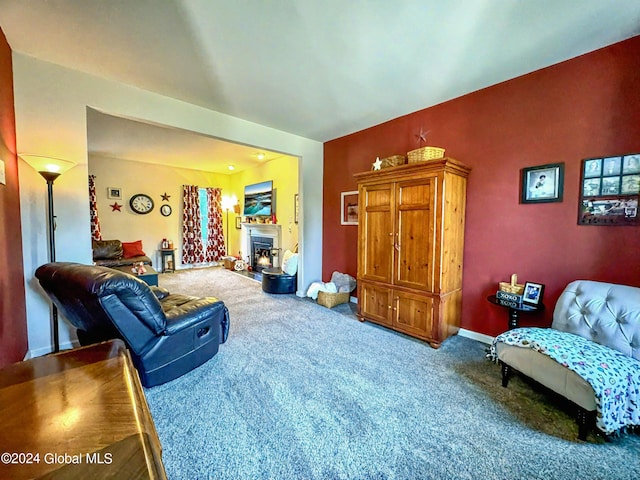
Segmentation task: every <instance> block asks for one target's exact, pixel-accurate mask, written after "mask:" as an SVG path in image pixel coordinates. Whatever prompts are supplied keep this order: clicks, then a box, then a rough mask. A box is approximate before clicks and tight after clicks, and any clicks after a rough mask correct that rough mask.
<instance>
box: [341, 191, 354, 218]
mask: <svg viewBox="0 0 640 480" xmlns="http://www.w3.org/2000/svg"><path fill="white" fill-rule="evenodd" d="M340 225H358V191H357V190H353V191H350V192H342V193H341V194H340Z"/></svg>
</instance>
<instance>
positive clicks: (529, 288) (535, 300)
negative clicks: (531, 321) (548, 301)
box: [522, 282, 544, 306]
mask: <svg viewBox="0 0 640 480" xmlns="http://www.w3.org/2000/svg"><path fill="white" fill-rule="evenodd" d="M543 295H544V285H543V284H542V283H535V282H525V284H524V291H523V292H522V303H526V304H528V305H535V306H540V305H542V296H543Z"/></svg>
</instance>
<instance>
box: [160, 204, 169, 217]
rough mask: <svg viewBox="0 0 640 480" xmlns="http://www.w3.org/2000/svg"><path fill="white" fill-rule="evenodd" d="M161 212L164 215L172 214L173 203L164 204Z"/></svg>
mask: <svg viewBox="0 0 640 480" xmlns="http://www.w3.org/2000/svg"><path fill="white" fill-rule="evenodd" d="M160 213H161V214H162V216H163V217H168V216H169V215H171V205H167V204H164V205H162V206H161V207H160Z"/></svg>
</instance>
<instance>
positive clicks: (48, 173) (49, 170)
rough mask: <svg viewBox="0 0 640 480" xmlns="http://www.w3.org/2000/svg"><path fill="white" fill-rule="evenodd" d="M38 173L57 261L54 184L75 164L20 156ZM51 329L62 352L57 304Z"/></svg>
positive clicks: (52, 251)
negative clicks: (43, 191)
mask: <svg viewBox="0 0 640 480" xmlns="http://www.w3.org/2000/svg"><path fill="white" fill-rule="evenodd" d="M20 158H22V159H23V160H24V161H25V162H27V163H28V164H29V165H30V166H31V167H32V168H33V169H34V170H35V171H36V172H38V173H39V174H40V175H42V178H44V179H45V180H46V182H47V211H48V219H47V240H48V260H49V262H55V261H56V233H55V231H56V216H55V214H54V210H53V182H54V181H55V180H56V178H58V177H59V176H60V175H61V174H62V173H63V172H64V171H66V170H68V169H69V168H71V167H72V166H73V165H74V164H73V163H71V162H69V161H67V160H62V159H59V158H51V157H43V156H41V155H20ZM51 329H52V332H53V351H54V353H56V352H59V351H60V334H59V331H58V309H57V307H56V306H55V304H52V305H51Z"/></svg>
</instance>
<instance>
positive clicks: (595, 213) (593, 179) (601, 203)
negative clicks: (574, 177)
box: [578, 153, 640, 226]
mask: <svg viewBox="0 0 640 480" xmlns="http://www.w3.org/2000/svg"><path fill="white" fill-rule="evenodd" d="M638 199H640V154H637V153H635V154H629V155H621V156H620V155H617V156H610V157H601V158H587V159H584V160H583V161H582V171H581V176H580V200H579V205H578V225H594V226H606V225H610V226H624V225H628V226H637V225H640V218H639V217H638Z"/></svg>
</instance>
